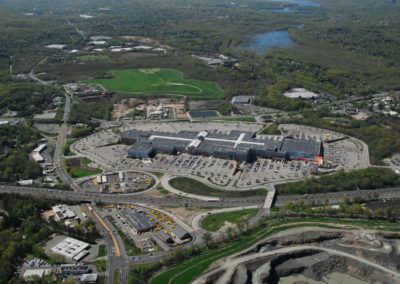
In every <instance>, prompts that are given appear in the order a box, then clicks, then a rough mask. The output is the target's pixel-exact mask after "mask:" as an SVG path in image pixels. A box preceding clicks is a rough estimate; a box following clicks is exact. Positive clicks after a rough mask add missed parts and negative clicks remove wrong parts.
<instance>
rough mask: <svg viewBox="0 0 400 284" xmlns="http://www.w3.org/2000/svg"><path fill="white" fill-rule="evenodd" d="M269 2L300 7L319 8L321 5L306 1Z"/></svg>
mask: <svg viewBox="0 0 400 284" xmlns="http://www.w3.org/2000/svg"><path fill="white" fill-rule="evenodd" d="M271 2H280V3H290V4H295V5H298V6H302V7H320V6H321V4H319V3H317V2H312V1H308V0H271Z"/></svg>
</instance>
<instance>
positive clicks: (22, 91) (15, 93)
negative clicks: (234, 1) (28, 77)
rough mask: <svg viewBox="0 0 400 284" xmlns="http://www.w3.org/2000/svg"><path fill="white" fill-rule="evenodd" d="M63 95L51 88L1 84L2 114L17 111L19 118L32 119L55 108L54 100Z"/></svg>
mask: <svg viewBox="0 0 400 284" xmlns="http://www.w3.org/2000/svg"><path fill="white" fill-rule="evenodd" d="M56 96H61V97H63V94H62V93H61V92H60V91H59V90H57V89H55V88H51V87H43V86H40V85H36V84H32V83H27V82H22V81H19V80H9V81H5V80H4V81H3V82H0V112H7V111H16V112H17V115H18V116H19V117H32V116H33V115H34V114H37V113H41V112H42V111H43V110H45V109H49V108H53V106H52V100H53V99H54V98H55V97H56Z"/></svg>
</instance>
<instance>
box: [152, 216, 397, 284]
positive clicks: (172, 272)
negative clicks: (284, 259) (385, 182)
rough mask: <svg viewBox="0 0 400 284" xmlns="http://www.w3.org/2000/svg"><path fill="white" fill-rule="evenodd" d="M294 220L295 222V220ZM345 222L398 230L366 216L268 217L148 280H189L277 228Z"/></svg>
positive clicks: (178, 282)
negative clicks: (239, 235) (342, 217)
mask: <svg viewBox="0 0 400 284" xmlns="http://www.w3.org/2000/svg"><path fill="white" fill-rule="evenodd" d="M296 223H297V224H296ZM341 224H343V225H348V226H349V229H356V228H358V227H363V228H371V229H383V230H393V231H398V230H400V227H399V223H398V222H394V223H391V222H388V221H370V220H351V219H335V218H293V219H288V220H284V221H281V220H271V221H267V222H265V223H264V224H263V225H262V226H261V227H258V228H257V229H254V230H253V231H252V232H251V233H249V234H248V235H246V236H243V237H241V238H239V239H236V240H234V241H231V242H228V243H226V244H224V245H220V246H218V247H217V248H215V249H211V250H205V251H204V252H202V253H201V254H199V255H197V256H194V257H191V258H190V259H187V260H184V261H182V262H181V263H178V264H176V265H173V266H171V267H170V268H169V269H167V270H165V271H163V272H161V273H159V274H157V275H156V276H155V277H153V278H152V279H151V282H150V283H151V284H164V283H169V284H181V283H191V282H192V281H193V280H194V279H196V278H198V277H199V276H200V275H202V274H203V273H204V271H206V270H207V268H208V267H209V266H210V265H211V264H212V263H213V262H214V261H216V260H218V259H221V258H223V257H226V256H229V255H232V254H234V253H237V252H240V251H242V250H244V249H246V248H249V247H250V246H252V245H254V244H255V243H257V242H259V241H261V240H263V239H265V238H266V237H269V236H271V235H274V234H276V233H278V232H281V231H284V230H287V229H290V228H295V227H301V226H310V225H313V226H317V227H324V228H335V227H337V226H338V225H341Z"/></svg>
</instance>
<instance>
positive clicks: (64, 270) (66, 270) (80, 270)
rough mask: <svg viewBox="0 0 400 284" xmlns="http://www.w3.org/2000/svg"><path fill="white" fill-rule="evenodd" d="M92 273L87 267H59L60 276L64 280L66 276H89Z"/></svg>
mask: <svg viewBox="0 0 400 284" xmlns="http://www.w3.org/2000/svg"><path fill="white" fill-rule="evenodd" d="M90 272H92V270H91V269H90V267H89V265H68V264H64V265H61V267H60V273H61V275H62V276H63V277H64V278H66V277H68V276H79V275H83V274H89V273H90Z"/></svg>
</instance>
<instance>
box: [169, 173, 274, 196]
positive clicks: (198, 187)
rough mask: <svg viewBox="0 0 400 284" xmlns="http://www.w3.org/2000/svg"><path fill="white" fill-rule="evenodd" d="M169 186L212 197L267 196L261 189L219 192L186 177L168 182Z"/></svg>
mask: <svg viewBox="0 0 400 284" xmlns="http://www.w3.org/2000/svg"><path fill="white" fill-rule="evenodd" d="M169 184H170V185H171V186H172V187H173V188H175V189H177V190H180V191H183V192H187V193H191V194H198V195H203V196H212V197H247V196H254V195H258V196H260V195H261V196H264V195H266V194H267V191H266V190H265V189H263V188H260V189H254V190H247V191H232V190H229V191H228V190H219V189H216V188H212V187H210V186H208V185H206V184H204V183H202V182H200V181H197V180H194V179H191V178H187V177H176V178H173V179H171V180H170V181H169Z"/></svg>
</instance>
